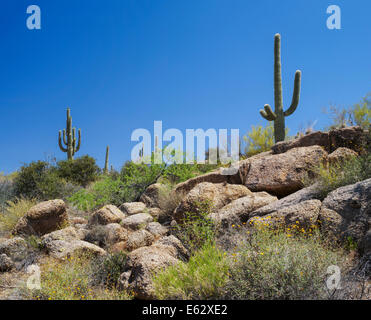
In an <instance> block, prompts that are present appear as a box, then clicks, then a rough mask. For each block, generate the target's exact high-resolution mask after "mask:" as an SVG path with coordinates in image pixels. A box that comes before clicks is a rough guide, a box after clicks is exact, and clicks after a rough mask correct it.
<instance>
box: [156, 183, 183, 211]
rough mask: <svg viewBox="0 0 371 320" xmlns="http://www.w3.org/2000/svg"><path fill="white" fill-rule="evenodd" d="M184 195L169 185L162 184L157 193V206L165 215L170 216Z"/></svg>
mask: <svg viewBox="0 0 371 320" xmlns="http://www.w3.org/2000/svg"><path fill="white" fill-rule="evenodd" d="M184 196H185V194H184V193H182V192H174V190H173V189H172V187H171V186H170V185H167V184H164V185H163V187H162V188H161V189H160V191H159V194H158V206H159V208H160V209H161V211H162V212H163V213H164V214H165V215H167V216H172V214H173V212H174V210H175V208H176V207H177V206H178V205H179V204H180V202H181V201H182V199H183V198H184Z"/></svg>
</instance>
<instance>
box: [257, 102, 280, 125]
mask: <svg viewBox="0 0 371 320" xmlns="http://www.w3.org/2000/svg"><path fill="white" fill-rule="evenodd" d="M259 112H260V115H261V116H262V117H263V118H264V119H266V120H268V121H273V120H275V119H276V118H277V116H276V114H275V113H274V112H273V111H272V109H271V107H270V105H269V104H266V105H265V106H264V110H260V111H259Z"/></svg>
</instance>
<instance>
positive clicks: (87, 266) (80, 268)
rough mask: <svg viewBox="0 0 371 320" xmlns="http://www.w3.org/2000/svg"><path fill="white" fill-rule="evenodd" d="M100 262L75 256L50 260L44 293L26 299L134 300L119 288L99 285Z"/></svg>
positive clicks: (43, 271)
mask: <svg viewBox="0 0 371 320" xmlns="http://www.w3.org/2000/svg"><path fill="white" fill-rule="evenodd" d="M95 262H96V260H95V259H94V258H91V257H89V256H87V255H74V256H71V257H69V258H67V259H66V260H64V261H57V260H52V259H49V260H48V261H46V263H44V264H43V265H42V266H41V289H40V290H32V291H31V290H28V289H27V288H24V289H23V290H24V295H25V296H26V297H27V298H30V299H35V300H128V299H131V297H130V296H129V295H128V294H127V293H126V292H125V291H120V290H117V289H116V288H115V287H113V288H108V287H106V286H105V285H100V284H96V283H95V279H94V277H95V273H94V272H95V270H96V269H95V267H94V263H95Z"/></svg>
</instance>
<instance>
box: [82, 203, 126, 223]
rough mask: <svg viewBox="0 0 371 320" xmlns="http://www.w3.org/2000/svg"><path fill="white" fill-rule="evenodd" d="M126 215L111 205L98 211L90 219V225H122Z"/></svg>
mask: <svg viewBox="0 0 371 320" xmlns="http://www.w3.org/2000/svg"><path fill="white" fill-rule="evenodd" d="M125 218H126V215H125V214H124V213H123V212H122V211H121V210H120V209H119V208H117V207H116V206H114V205H112V204H109V205H105V206H104V207H103V208H101V209H99V210H98V211H96V212H95V213H94V214H93V215H92V217H91V218H90V219H89V225H96V224H101V225H106V224H109V223H120V222H121V221H122V220H123V219H125Z"/></svg>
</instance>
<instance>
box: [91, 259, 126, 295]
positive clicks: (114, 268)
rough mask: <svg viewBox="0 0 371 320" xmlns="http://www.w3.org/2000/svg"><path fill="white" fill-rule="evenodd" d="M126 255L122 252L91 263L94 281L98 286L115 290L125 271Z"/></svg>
mask: <svg viewBox="0 0 371 320" xmlns="http://www.w3.org/2000/svg"><path fill="white" fill-rule="evenodd" d="M126 259H127V255H126V253H124V252H117V253H110V254H108V255H107V256H104V257H98V258H96V260H94V261H93V263H92V266H93V273H94V280H95V281H96V284H98V285H104V286H106V287H108V288H115V287H116V286H117V284H118V280H119V278H120V276H121V274H122V273H123V272H124V271H125V269H124V268H125V264H126Z"/></svg>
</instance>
